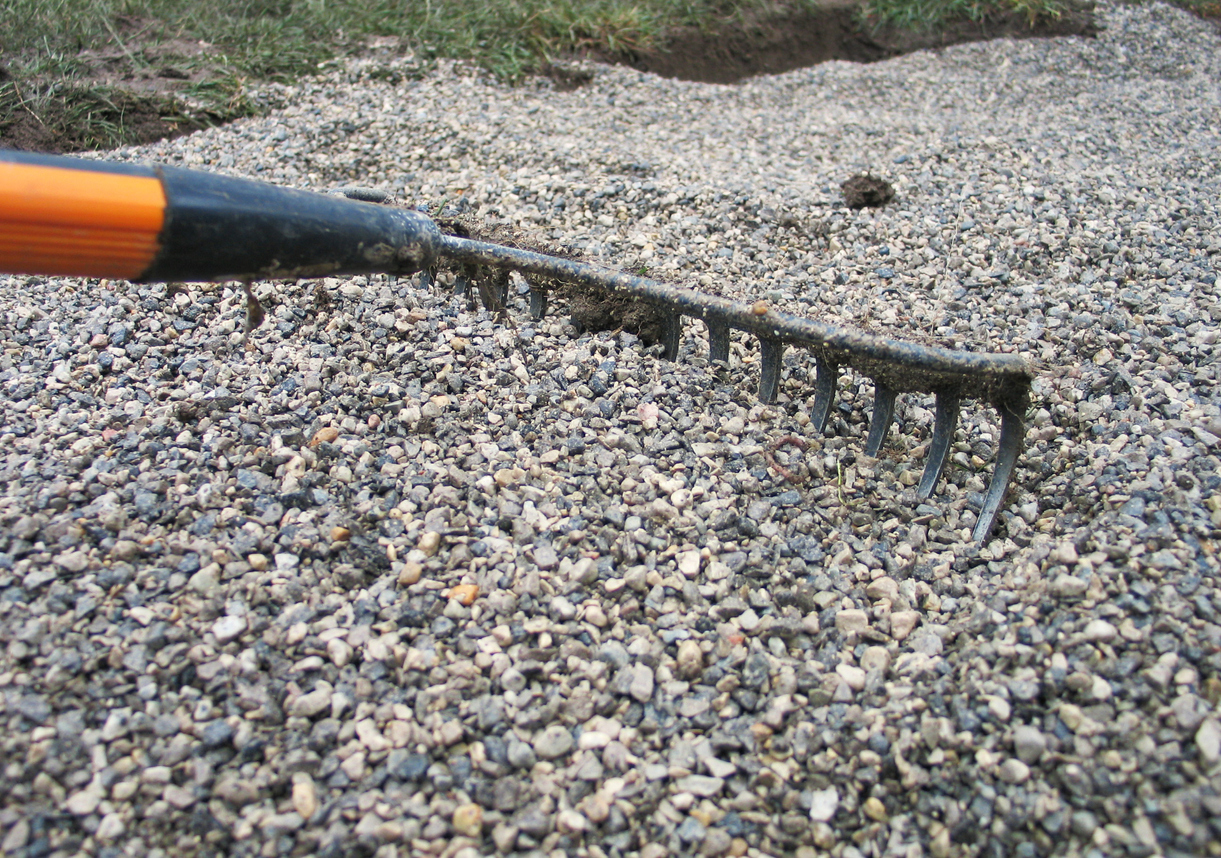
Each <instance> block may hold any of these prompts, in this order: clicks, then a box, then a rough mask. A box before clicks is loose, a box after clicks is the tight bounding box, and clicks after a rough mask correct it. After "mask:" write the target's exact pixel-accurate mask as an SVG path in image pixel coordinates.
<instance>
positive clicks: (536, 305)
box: [530, 289, 547, 322]
mask: <svg viewBox="0 0 1221 858" xmlns="http://www.w3.org/2000/svg"><path fill="white" fill-rule="evenodd" d="M545 315H547V293H546V292H544V291H543V290H542V289H531V290H530V318H532V319H534V321H536V322H537V321H538V320H539V319H541V318H542V317H543V316H545Z"/></svg>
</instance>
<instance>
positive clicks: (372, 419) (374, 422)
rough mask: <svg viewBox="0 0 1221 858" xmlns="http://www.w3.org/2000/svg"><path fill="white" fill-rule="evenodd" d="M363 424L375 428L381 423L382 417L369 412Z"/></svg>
mask: <svg viewBox="0 0 1221 858" xmlns="http://www.w3.org/2000/svg"><path fill="white" fill-rule="evenodd" d="M365 424H366V425H367V426H368V427H369V428H370V429H376V428H377V427H378V426H381V425H382V418H381V417H379V416H378V415H376V414H370V415H369V419H368V420H366V421H365Z"/></svg>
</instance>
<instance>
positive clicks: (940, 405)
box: [916, 393, 959, 500]
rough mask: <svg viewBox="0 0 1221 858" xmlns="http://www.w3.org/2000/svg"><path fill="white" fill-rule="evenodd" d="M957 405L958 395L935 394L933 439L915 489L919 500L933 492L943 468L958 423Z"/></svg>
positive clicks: (924, 498)
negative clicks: (935, 408)
mask: <svg viewBox="0 0 1221 858" xmlns="http://www.w3.org/2000/svg"><path fill="white" fill-rule="evenodd" d="M958 405H959V400H958V397H957V396H955V395H954V394H952V393H938V394H937V418H936V422H935V423H934V424H933V441H932V443H931V444H930V445H929V448H928V461H927V462H926V463H925V465H924V473H923V474H922V475H921V476H920V486H919V487H918V488H917V489H916V494H917V495H918V496H919V498H920V499H921V500H926V499H927V498H928V497H929V495H931V494H932V493H933V489H935V488H936V487H937V480H938V479H940V478H941V472H942V471H943V470H944V469H945V461H946V459H947V458H949V455H950V444H951V443H952V442H953V440H954V429H955V427H957V425H958Z"/></svg>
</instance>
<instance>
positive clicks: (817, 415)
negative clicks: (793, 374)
mask: <svg viewBox="0 0 1221 858" xmlns="http://www.w3.org/2000/svg"><path fill="white" fill-rule="evenodd" d="M814 371H815V373H816V375H815V378H814V407H813V408H812V409H810V423H811V424H813V426H814V431H815V432H817V433H819V434H821V433H822V432H823V430H824V429H826V428H827V418H828V417H830V416H831V406H832V405H834V404H835V381H836V376H838V375H839V366H838V365H836V364H834V363H831V362H830V361H827V360H824V359H823V358H821V357H815V358H814Z"/></svg>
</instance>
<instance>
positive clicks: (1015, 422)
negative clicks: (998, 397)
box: [971, 407, 1025, 542]
mask: <svg viewBox="0 0 1221 858" xmlns="http://www.w3.org/2000/svg"><path fill="white" fill-rule="evenodd" d="M1000 412H1001V437H1000V441H999V442H997V445H996V470H995V471H993V472H992V481H991V482H990V483H988V491H987V493H986V494H985V495H984V505H983V508H982V509H981V510H980V511H979V518H978V519H977V520H976V522H975V530H974V531H973V532H972V534H971V538H972V539H974V540H975V541H976V542H984V541H985V540H987V538H988V536H989V535H990V534H991V533H992V528H993V527H995V526H996V519H997V516H998V515H999V514H1000V510H1001V503H1002V502H1003V501H1004V500H1005V493H1006V491H1007V490H1008V488H1009V480H1010V478H1011V477H1012V476H1013V469H1014V467H1015V466H1016V465H1017V460H1018V455H1019V454H1020V453H1021V452H1022V435H1023V429H1024V428H1025V427H1024V422H1023V420H1022V414H1021V412H1020V411H1018V410H1017V409H1013V408H1008V407H1001V408H1000Z"/></svg>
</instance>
